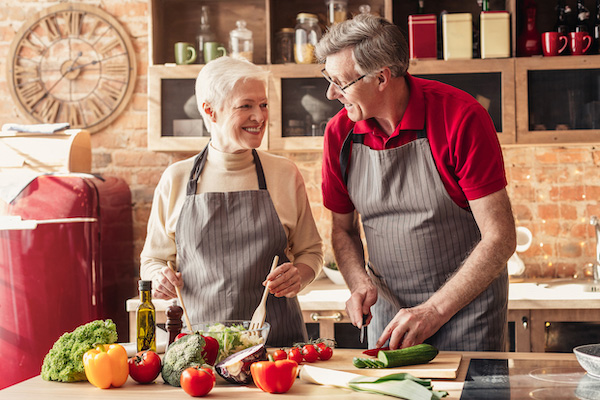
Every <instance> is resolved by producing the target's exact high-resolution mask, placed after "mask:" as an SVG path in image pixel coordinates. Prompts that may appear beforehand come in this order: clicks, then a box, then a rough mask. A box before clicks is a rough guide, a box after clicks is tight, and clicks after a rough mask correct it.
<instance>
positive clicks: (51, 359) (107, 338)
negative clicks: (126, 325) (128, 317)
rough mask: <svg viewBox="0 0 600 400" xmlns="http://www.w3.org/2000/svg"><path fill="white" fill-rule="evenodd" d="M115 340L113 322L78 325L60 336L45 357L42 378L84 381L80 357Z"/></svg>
mask: <svg viewBox="0 0 600 400" xmlns="http://www.w3.org/2000/svg"><path fill="white" fill-rule="evenodd" d="M116 341H117V327H116V325H115V323H114V322H113V321H112V320H110V319H107V320H106V321H102V320H96V321H92V322H90V323H87V324H85V325H81V326H79V327H78V328H77V329H75V330H74V331H73V332H67V333H65V334H63V335H62V336H61V337H60V338H58V340H57V341H56V342H55V343H54V345H53V346H52V349H50V351H49V352H48V354H46V357H44V362H43V364H42V372H41V375H42V378H43V379H45V380H47V381H59V382H77V381H85V380H86V379H87V378H86V376H85V369H84V366H83V355H84V354H85V353H86V352H87V351H88V350H90V349H93V348H94V347H95V346H96V345H98V344H112V343H115V342H116Z"/></svg>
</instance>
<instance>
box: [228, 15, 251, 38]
mask: <svg viewBox="0 0 600 400" xmlns="http://www.w3.org/2000/svg"><path fill="white" fill-rule="evenodd" d="M235 24H236V25H237V29H234V30H232V31H231V32H229V35H230V36H231V37H234V38H239V39H252V31H251V30H250V29H248V28H246V21H244V20H243V19H241V20H239V21H236V22H235Z"/></svg>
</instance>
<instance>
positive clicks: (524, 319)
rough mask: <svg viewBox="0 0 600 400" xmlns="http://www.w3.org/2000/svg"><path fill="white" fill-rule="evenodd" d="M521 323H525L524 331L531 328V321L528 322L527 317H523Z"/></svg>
mask: <svg viewBox="0 0 600 400" xmlns="http://www.w3.org/2000/svg"><path fill="white" fill-rule="evenodd" d="M521 321H522V322H523V329H525V330H527V328H528V327H529V321H528V320H527V317H523V319H522V320H521Z"/></svg>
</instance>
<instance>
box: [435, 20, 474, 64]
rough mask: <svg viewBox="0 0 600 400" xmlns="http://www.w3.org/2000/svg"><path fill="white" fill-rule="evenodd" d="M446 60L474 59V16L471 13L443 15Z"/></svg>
mask: <svg viewBox="0 0 600 400" xmlns="http://www.w3.org/2000/svg"><path fill="white" fill-rule="evenodd" d="M442 36H443V44H444V60H455V59H463V60H464V59H469V58H473V16H472V15H471V13H452V14H444V15H442Z"/></svg>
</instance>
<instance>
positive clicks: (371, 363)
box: [352, 357, 385, 368]
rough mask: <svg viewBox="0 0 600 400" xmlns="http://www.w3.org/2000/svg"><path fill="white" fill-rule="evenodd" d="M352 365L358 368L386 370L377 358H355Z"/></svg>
mask: <svg viewBox="0 0 600 400" xmlns="http://www.w3.org/2000/svg"><path fill="white" fill-rule="evenodd" d="M352 364H353V365H354V366H355V367H356V368H385V367H384V365H383V363H382V362H381V361H379V360H377V359H376V358H361V357H354V359H352Z"/></svg>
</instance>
